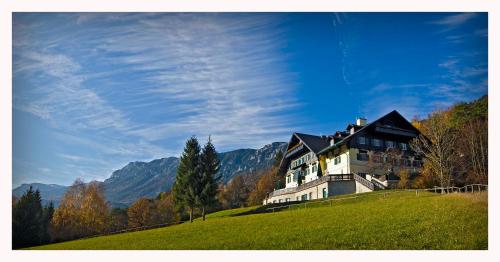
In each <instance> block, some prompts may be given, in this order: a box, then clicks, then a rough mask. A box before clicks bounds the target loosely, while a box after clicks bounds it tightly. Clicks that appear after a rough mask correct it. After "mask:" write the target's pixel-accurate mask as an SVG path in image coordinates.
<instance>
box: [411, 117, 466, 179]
mask: <svg viewBox="0 0 500 262" xmlns="http://www.w3.org/2000/svg"><path fill="white" fill-rule="evenodd" d="M421 132H422V134H420V135H419V136H418V137H417V138H415V139H413V140H412V141H411V142H410V146H411V148H412V149H413V150H414V151H415V152H416V153H417V154H419V155H422V156H423V157H424V161H425V162H426V164H427V166H428V167H429V168H430V170H431V173H432V175H433V176H435V177H436V180H437V181H438V182H439V184H440V186H441V187H448V186H450V185H451V180H452V176H453V174H454V171H455V169H456V163H457V154H456V152H455V145H456V144H455V142H456V138H457V135H456V132H455V131H454V130H453V129H452V128H451V127H450V126H449V125H448V121H447V119H446V115H445V114H444V113H443V112H440V111H437V112H434V113H432V114H431V115H430V116H429V118H428V119H427V120H426V121H425V123H424V124H423V125H422V127H421Z"/></svg>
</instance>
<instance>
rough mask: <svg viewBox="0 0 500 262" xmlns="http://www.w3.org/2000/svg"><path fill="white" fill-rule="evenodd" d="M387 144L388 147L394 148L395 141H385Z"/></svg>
mask: <svg viewBox="0 0 500 262" xmlns="http://www.w3.org/2000/svg"><path fill="white" fill-rule="evenodd" d="M385 146H386V147H387V148H394V141H389V140H387V141H385Z"/></svg>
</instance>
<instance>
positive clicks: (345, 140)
mask: <svg viewBox="0 0 500 262" xmlns="http://www.w3.org/2000/svg"><path fill="white" fill-rule="evenodd" d="M393 114H395V115H396V116H398V117H400V118H401V119H403V120H404V121H405V122H406V123H407V124H408V125H409V126H411V128H412V129H414V130H415V131H416V132H417V133H420V131H418V129H417V128H415V127H414V126H413V125H412V124H411V123H410V122H408V120H406V118H404V117H403V116H402V115H401V114H400V113H399V112H398V111H396V110H393V111H391V112H390V113H388V114H386V115H384V116H382V117H380V118H378V119H377V120H375V121H373V122H371V123H370V124H367V125H364V126H362V127H361V128H359V129H357V130H356V129H355V132H354V133H352V134H349V135H348V136H346V137H343V139H342V140H340V141H338V142H337V141H336V140H335V144H333V145H329V146H327V147H326V148H323V149H322V150H320V151H319V152H318V154H322V153H324V152H326V151H328V150H330V149H332V148H336V147H338V146H340V145H342V144H344V143H345V142H347V141H349V140H350V139H351V138H352V137H353V136H355V135H357V134H358V133H359V132H361V131H362V130H365V129H367V128H368V127H370V126H372V125H374V124H375V123H377V122H379V121H381V120H382V119H384V118H386V117H388V116H390V115H393ZM350 126H351V125H349V126H348V128H349V127H350ZM337 132H339V131H337Z"/></svg>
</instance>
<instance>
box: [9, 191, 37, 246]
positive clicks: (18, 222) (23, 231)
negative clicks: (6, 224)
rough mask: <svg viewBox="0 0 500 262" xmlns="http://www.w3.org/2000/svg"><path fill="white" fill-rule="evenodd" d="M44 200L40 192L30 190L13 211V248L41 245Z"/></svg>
mask: <svg viewBox="0 0 500 262" xmlns="http://www.w3.org/2000/svg"><path fill="white" fill-rule="evenodd" d="M42 213H43V212H42V199H41V196H40V192H39V191H38V190H36V191H33V188H32V187H31V186H30V188H29V189H28V190H27V191H26V193H24V194H23V195H22V196H21V198H20V199H19V201H18V202H17V203H16V205H15V206H14V208H13V210H12V244H13V248H14V249H17V248H22V247H29V246H34V245H39V244H41V237H40V235H41V232H42V230H43V227H42Z"/></svg>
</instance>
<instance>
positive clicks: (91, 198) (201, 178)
mask: <svg viewBox="0 0 500 262" xmlns="http://www.w3.org/2000/svg"><path fill="white" fill-rule="evenodd" d="M281 156H282V154H281V152H280V153H279V154H278V155H277V156H276V157H277V158H276V160H275V163H274V165H273V166H272V167H271V168H269V169H268V170H265V171H261V172H257V173H247V174H242V175H237V176H235V177H234V178H233V179H231V180H230V181H229V182H228V184H226V185H225V184H224V183H222V181H221V177H220V176H219V175H218V174H217V173H218V171H219V166H220V161H219V159H218V154H217V151H216V150H215V146H214V145H213V143H212V141H211V139H210V138H209V139H208V141H207V143H206V144H205V145H204V146H203V148H201V147H200V145H199V143H198V141H197V139H196V137H194V136H193V137H191V138H190V139H188V140H187V141H186V145H185V148H184V151H183V153H182V155H181V158H180V164H179V168H178V170H177V175H176V182H175V183H174V186H173V188H172V191H168V192H161V193H159V194H158V195H157V196H156V197H155V198H152V199H149V198H140V199H138V200H137V201H135V202H134V203H133V204H132V205H130V206H129V207H127V208H111V206H110V204H109V203H108V201H107V200H106V198H105V196H104V191H103V187H102V184H101V183H100V182H97V181H92V182H89V183H85V182H84V181H82V180H80V179H77V180H76V181H75V182H74V183H73V184H72V185H71V186H70V187H69V188H68V190H67V191H66V192H65V194H64V196H63V198H62V199H61V202H60V204H59V206H58V207H57V208H54V206H53V204H52V203H50V204H49V205H46V206H45V207H43V206H42V203H41V199H42V197H41V195H40V192H39V191H38V190H33V189H32V188H31V187H30V188H29V189H28V190H27V191H26V192H25V193H24V194H23V195H22V196H21V197H20V198H19V199H17V198H15V197H13V202H12V205H13V213H12V220H13V224H12V229H13V232H12V239H13V248H14V249H18V248H23V247H29V246H36V245H42V244H47V243H53V242H60V241H67V240H72V239H78V238H82V237H88V236H93V235H99V234H106V233H112V232H117V231H121V230H125V229H127V230H134V229H138V228H142V227H147V226H157V225H168V224H176V223H179V222H182V221H186V220H189V221H191V222H192V221H193V219H194V218H195V217H196V216H200V217H201V219H202V220H205V216H206V214H207V213H208V212H213V211H219V210H222V209H227V208H236V207H242V206H247V205H256V204H261V203H262V200H263V199H264V198H265V196H266V195H267V193H269V192H271V191H272V190H273V189H274V185H275V183H276V181H277V180H279V179H281V178H279V177H277V166H278V164H279V161H280V160H281Z"/></svg>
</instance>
